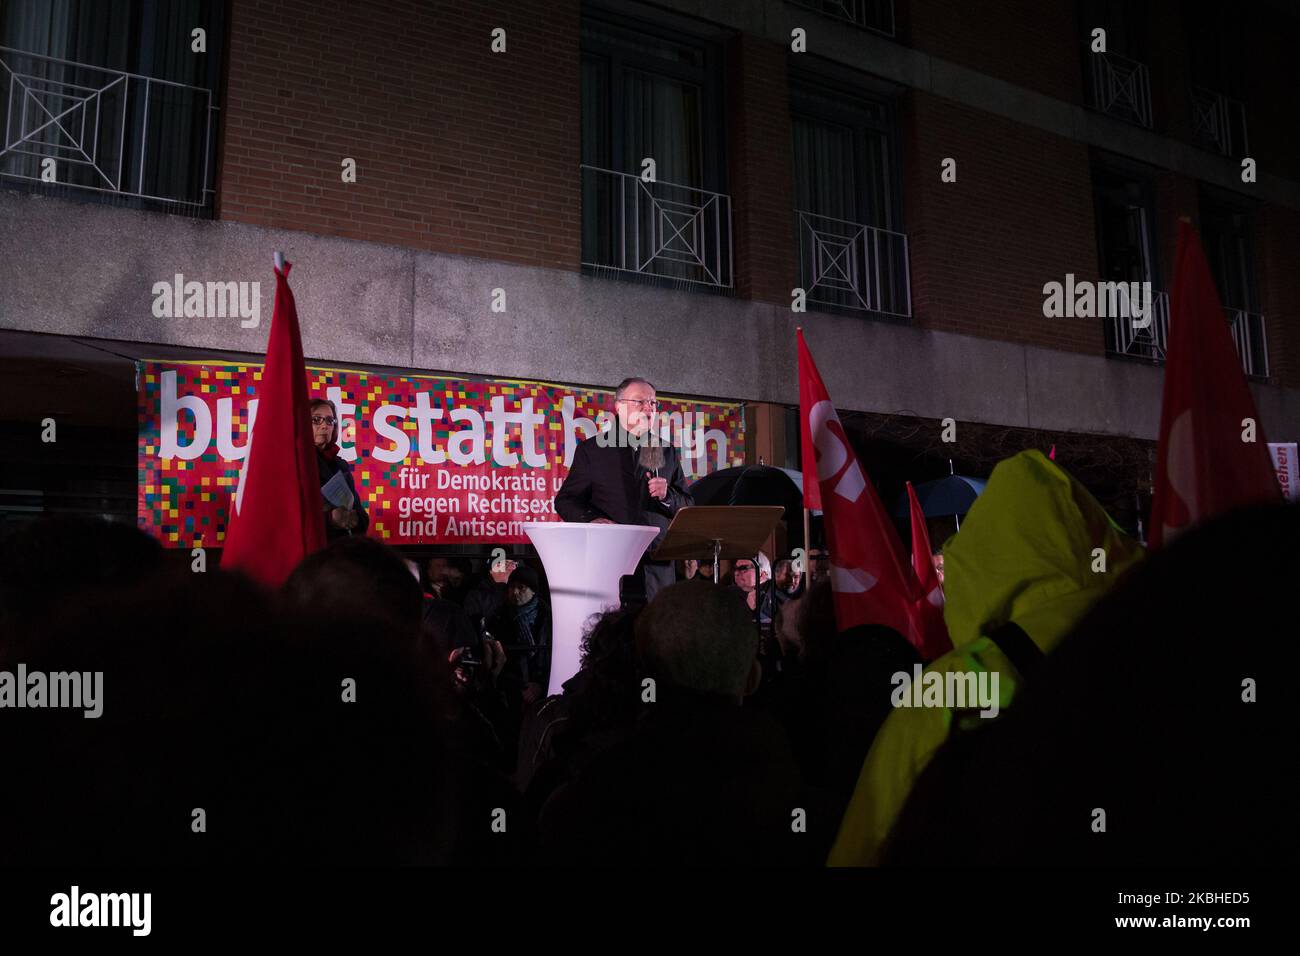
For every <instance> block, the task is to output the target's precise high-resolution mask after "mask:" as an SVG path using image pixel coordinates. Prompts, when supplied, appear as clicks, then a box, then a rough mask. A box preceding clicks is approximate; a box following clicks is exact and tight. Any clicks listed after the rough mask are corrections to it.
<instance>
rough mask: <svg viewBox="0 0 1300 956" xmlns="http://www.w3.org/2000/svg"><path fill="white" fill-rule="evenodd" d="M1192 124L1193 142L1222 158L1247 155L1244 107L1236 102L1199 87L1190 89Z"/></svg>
mask: <svg viewBox="0 0 1300 956" xmlns="http://www.w3.org/2000/svg"><path fill="white" fill-rule="evenodd" d="M1192 122H1193V133H1194V135H1195V136H1196V139H1197V140H1198V141H1199V142H1200V143H1201V144H1202V145H1203V146H1205V147H1206V148H1207V149H1212V150H1214V151H1215V152H1219V153H1222V154H1223V155H1224V156H1248V155H1250V143H1249V142H1248V141H1247V138H1246V107H1245V106H1243V105H1242V104H1241V103H1239V102H1238V101H1237V100H1233V99H1229V98H1228V97H1226V96H1222V95H1221V94H1219V93H1215V92H1213V91H1211V90H1207V89H1203V88H1201V87H1193V88H1192Z"/></svg>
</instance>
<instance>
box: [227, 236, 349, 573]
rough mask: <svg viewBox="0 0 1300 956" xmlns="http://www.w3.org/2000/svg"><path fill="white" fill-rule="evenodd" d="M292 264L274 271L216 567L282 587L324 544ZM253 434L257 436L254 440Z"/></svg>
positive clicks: (318, 482) (318, 477)
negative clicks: (244, 443) (257, 376)
mask: <svg viewBox="0 0 1300 956" xmlns="http://www.w3.org/2000/svg"><path fill="white" fill-rule="evenodd" d="M290 268H291V265H290V263H288V262H286V263H285V264H284V271H283V272H281V271H280V270H279V269H276V270H275V313H274V314H273V315H272V317H271V334H270V336H269V338H268V340H267V343H266V367H265V368H264V369H263V370H262V381H261V382H260V383H259V385H258V395H257V414H256V419H255V420H254V419H253V416H252V415H251V414H250V416H249V417H250V421H252V422H253V425H254V426H255V427H251V428H250V431H249V439H248V455H247V457H246V458H245V459H244V469H243V471H242V472H241V474H240V477H239V492H238V493H237V496H236V501H235V504H234V507H232V509H231V515H230V524H229V526H228V527H227V529H226V549H225V553H224V554H223V555H222V558H221V566H222V567H223V568H230V569H233V570H237V571H242V572H244V573H245V574H247V575H248V576H249V577H251V578H253V579H254V580H255V581H259V582H261V583H262V584H264V585H266V586H267V587H273V588H274V587H279V586H280V585H281V584H283V583H284V581H285V579H286V578H288V577H289V572H290V571H292V570H293V568H294V566H295V565H296V564H297V563H298V562H299V561H301V560H302V559H303V558H305V557H306V556H307V555H309V554H311V552H313V551H316V550H317V549H319V548H323V547H324V546H325V520H324V508H323V505H322V501H321V494H320V473H319V471H318V470H317V467H316V449H315V445H314V444H313V442H312V434H311V424H310V412H309V404H308V397H307V368H306V366H305V365H304V363H303V360H302V337H301V336H300V335H299V333H298V308H297V306H296V305H294V301H293V292H292V291H291V290H290V289H289V282H288V276H289V269H290ZM254 439H256V441H254Z"/></svg>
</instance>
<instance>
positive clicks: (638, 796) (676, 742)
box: [538, 581, 829, 865]
mask: <svg viewBox="0 0 1300 956" xmlns="http://www.w3.org/2000/svg"><path fill="white" fill-rule="evenodd" d="M635 633H636V648H637V656H638V661H639V665H640V668H641V673H642V675H643V679H648V680H649V681H650V682H651V683H648V684H643V687H644V688H648V689H652V690H643V691H642V693H643V694H645V693H652V695H653V703H648V704H647V705H646V706H645V708H644V714H643V716H642V718H641V719H640V720H639V721H638V722H637V725H636V728H635V729H634V730H633V732H632V733H631V735H630V736H628V737H627V738H626V739H625V740H623V741H622V742H621V743H619V744H616V745H615V746H613V747H611V748H609V749H608V750H606V751H604V752H603V753H601V754H599V755H598V756H597V757H596V758H595V759H593V760H592V761H591V762H590V763H589V764H588V765H587V767H586V768H585V769H584V770H583V771H582V772H581V773H580V774H579V775H578V776H577V777H576V778H575V779H574V780H572V781H570V782H569V783H566V784H565V785H563V786H562V787H560V788H559V789H557V790H556V791H555V793H554V794H552V796H551V797H550V799H549V800H547V802H546V803H545V805H544V806H543V807H542V811H541V814H540V817H539V821H538V833H539V837H540V840H541V849H542V853H543V854H544V858H545V859H547V860H551V861H554V862H558V863H566V864H587V865H603V864H624V865H626V864H629V863H640V864H645V863H660V864H662V863H666V862H671V863H673V864H675V865H700V864H714V865H717V864H722V863H729V864H736V863H739V864H758V863H768V864H770V863H794V862H799V861H803V860H807V854H808V853H809V852H810V851H811V850H812V849H813V848H815V847H816V846H817V845H818V839H819V837H818V835H817V834H816V832H815V831H816V830H817V829H818V828H820V827H823V826H826V825H828V824H829V821H828V820H827V819H826V818H825V816H824V815H823V814H821V813H820V812H819V811H818V810H817V809H815V808H814V807H815V806H816V804H815V802H814V801H812V800H810V799H809V794H808V793H807V792H806V791H805V789H804V787H803V783H802V781H801V780H800V777H799V773H798V768H797V766H796V764H795V761H794V757H793V755H792V754H791V752H790V747H789V742H788V741H787V740H786V738H785V735H784V733H783V732H782V731H781V728H780V727H779V725H777V724H776V723H775V722H774V721H772V720H771V718H769V717H767V716H766V715H764V714H763V713H762V712H761V711H758V710H755V709H752V708H750V707H745V706H742V702H743V701H744V698H745V696H746V694H747V693H748V692H750V691H752V690H753V689H754V688H755V687H756V686H757V684H758V679H759V668H758V664H757V661H756V660H755V657H754V653H755V647H756V641H755V635H754V627H753V621H752V619H751V617H750V613H749V609H748V608H747V607H746V606H745V602H744V599H743V598H741V597H740V595H739V594H737V593H736V592H735V591H732V590H729V589H726V588H715V587H712V586H710V585H707V584H705V583H703V582H694V581H685V582H682V583H680V584H676V585H672V586H670V587H667V588H665V589H663V590H662V591H660V592H659V593H658V595H656V597H655V599H654V600H653V601H651V602H650V604H649V605H648V606H647V607H646V608H645V610H644V611H642V612H641V615H640V616H639V617H638V619H637V622H636V628H635ZM800 808H802V809H803V810H804V811H806V820H807V824H808V828H809V829H808V831H807V832H806V833H796V832H794V830H795V829H796V828H792V826H791V821H792V819H794V818H795V817H796V816H797V810H798V809H800Z"/></svg>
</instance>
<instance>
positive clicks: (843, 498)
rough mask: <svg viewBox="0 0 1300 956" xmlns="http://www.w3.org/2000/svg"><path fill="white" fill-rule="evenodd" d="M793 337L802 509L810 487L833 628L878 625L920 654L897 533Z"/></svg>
mask: <svg viewBox="0 0 1300 956" xmlns="http://www.w3.org/2000/svg"><path fill="white" fill-rule="evenodd" d="M798 338H799V421H800V430H801V435H800V441H801V444H802V447H803V448H804V449H805V451H804V464H803V467H804V474H805V479H804V496H805V503H807V495H808V490H809V488H810V487H811V488H817V487H819V486H820V490H821V501H820V504H821V507H822V514H823V515H824V516H825V519H824V520H825V523H826V538H827V544H828V545H829V547H830V558H831V590H832V591H833V592H834V596H835V623H836V625H837V626H838V627H839V629H840V630H846V629H847V628H850V627H853V626H855V625H858V624H884V625H887V626H888V627H892V628H894V630H896V631H898V632H899V633H900V634H903V635H905V636H906V637H907V639H908V640H910V641H911V642H912V643H913V644H914V645H915V646H916V647H917V648H918V650H919V649H921V647H922V645H923V643H924V641H923V640H922V632H921V629H920V627H919V626H918V625H917V623H916V620H915V619H916V608H915V601H916V599H917V598H919V597H921V594H920V584H919V583H918V582H917V580H916V576H915V575H914V574H913V573H912V569H911V567H910V566H909V565H908V564H907V563H906V562H905V561H904V560H903V559H902V557H901V556H902V554H903V546H902V543H901V542H900V541H899V540H898V532H896V531H895V530H894V526H893V524H892V523H891V522H890V520H889V517H888V516H887V515H886V514H885V509H884V507H883V506H882V505H881V504H880V498H879V497H877V495H876V490H875V489H874V488H873V487H872V486H871V482H870V481H869V480H868V479H867V476H866V473H865V472H864V471H863V470H862V467H861V465H859V464H858V458H857V456H856V455H855V454H854V453H853V447H852V446H851V445H850V444H849V440H848V436H847V435H845V434H844V427H843V426H842V425H841V424H840V419H839V416H838V415H836V414H835V406H833V405H832V404H831V400H830V395H829V394H828V393H827V391H826V386H825V385H824V384H823V383H822V379H821V375H819V374H818V372H817V366H816V365H815V364H814V363H813V359H812V355H811V354H810V353H809V352H808V346H807V344H805V342H804V339H803V330H802V329H801V330H800V331H799V333H798ZM809 476H810V477H811V479H812V480H811V481H810V480H809Z"/></svg>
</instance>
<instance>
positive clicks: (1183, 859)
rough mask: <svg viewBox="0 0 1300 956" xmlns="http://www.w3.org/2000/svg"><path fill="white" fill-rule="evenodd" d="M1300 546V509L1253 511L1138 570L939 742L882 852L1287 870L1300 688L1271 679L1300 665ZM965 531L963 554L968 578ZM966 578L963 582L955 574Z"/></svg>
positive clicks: (933, 860)
mask: <svg viewBox="0 0 1300 956" xmlns="http://www.w3.org/2000/svg"><path fill="white" fill-rule="evenodd" d="M990 487H991V486H990ZM970 530H972V527H971V525H970V524H963V525H962V531H961V536H959V538H958V542H959V543H960V544H964V541H963V540H962V539H963V538H964V536H965V535H966V534H967V533H968V532H969V531H970ZM1296 541H1300V508H1298V507H1297V506H1296V505H1294V504H1292V505H1263V506H1256V507H1252V508H1248V509H1245V510H1241V511H1237V512H1235V513H1230V514H1226V515H1222V516H1220V517H1218V518H1215V519H1213V520H1211V521H1207V522H1206V523H1205V524H1203V525H1201V526H1200V527H1197V528H1193V529H1191V530H1189V531H1187V532H1186V533H1184V534H1183V535H1180V536H1179V537H1178V539H1177V540H1175V541H1174V542H1173V543H1172V544H1170V545H1169V546H1168V547H1166V548H1164V549H1162V550H1160V551H1158V552H1156V553H1155V554H1153V555H1152V556H1151V557H1150V558H1149V559H1148V560H1146V561H1144V562H1143V563H1142V564H1141V566H1139V567H1137V568H1135V569H1134V570H1133V571H1132V572H1131V573H1130V574H1129V575H1128V576H1127V577H1125V578H1124V579H1122V580H1121V581H1119V582H1118V583H1117V584H1116V585H1115V587H1114V589H1113V590H1111V591H1110V592H1109V593H1108V594H1107V595H1106V596H1105V597H1103V598H1102V599H1101V600H1100V601H1099V602H1098V603H1097V605H1096V606H1095V607H1094V608H1093V609H1092V611H1091V612H1090V613H1088V614H1087V616H1086V617H1085V618H1084V619H1083V620H1082V621H1080V622H1079V623H1078V625H1077V626H1075V627H1074V628H1073V629H1072V631H1071V633H1070V634H1069V635H1068V636H1067V637H1065V638H1064V639H1063V640H1062V641H1061V642H1060V645H1059V647H1057V648H1056V649H1055V650H1054V651H1053V652H1052V653H1051V655H1050V656H1049V657H1047V659H1046V660H1045V661H1044V663H1043V666H1042V667H1041V669H1040V670H1039V672H1038V673H1037V674H1035V675H1034V677H1033V679H1032V680H1030V681H1029V682H1028V683H1027V684H1026V686H1025V687H1024V688H1023V690H1020V691H1018V692H1017V694H1016V699H1015V706H1014V708H1012V709H1011V710H1009V711H1008V712H1007V714H1006V715H1005V717H999V718H998V720H997V721H995V722H994V723H993V725H992V726H991V727H989V728H987V729H986V730H984V731H983V732H981V733H978V734H961V735H957V736H955V737H953V738H952V739H950V740H949V742H948V743H947V744H945V745H944V746H943V748H942V749H940V750H939V752H938V753H937V754H935V756H934V759H933V760H932V761H931V762H930V765H929V766H928V767H927V768H926V770H925V772H924V774H923V775H922V776H921V778H920V779H919V780H917V782H916V785H915V787H914V788H913V792H912V794H911V797H910V799H909V800H908V801H907V804H906V807H905V808H904V810H903V812H902V814H901V815H900V817H899V819H898V823H897V824H896V826H895V827H894V829H893V831H892V833H891V835H890V837H889V841H888V844H887V845H886V848H885V854H884V859H885V861H886V862H887V863H891V864H892V863H897V864H904V865H922V866H925V865H940V866H953V865H957V866H962V865H971V864H978V865H980V866H1020V867H1078V866H1087V867H1105V868H1108V869H1115V870H1117V869H1121V868H1135V867H1144V868H1146V867H1153V866H1161V867H1178V868H1198V867H1200V868H1212V869H1214V870H1216V871H1217V870H1220V868H1223V867H1234V868H1240V867H1259V866H1276V865H1277V864H1278V863H1279V862H1280V856H1279V851H1280V850H1281V849H1282V848H1284V847H1288V848H1290V847H1295V846H1296V844H1297V836H1298V835H1300V834H1298V833H1297V830H1298V829H1300V828H1298V827H1297V823H1296V814H1295V808H1294V800H1295V797H1294V793H1295V787H1294V784H1293V782H1292V770H1293V768H1292V766H1290V764H1292V763H1293V760H1290V759H1289V758H1288V757H1286V756H1285V755H1288V754H1294V752H1295V740H1294V737H1295V734H1294V730H1293V727H1292V724H1291V720H1290V716H1291V709H1292V708H1291V698H1290V696H1289V695H1286V694H1274V695H1270V694H1268V692H1267V691H1266V690H1265V686H1266V681H1267V678H1266V676H1265V675H1289V674H1294V673H1295V672H1296V670H1295V668H1296V664H1297V657H1298V656H1300V655H1298V654H1297V644H1296V641H1295V640H1294V636H1295V628H1294V625H1293V623H1292V619H1293V612H1292V609H1291V606H1290V604H1289V602H1288V601H1286V600H1283V599H1280V597H1281V596H1283V595H1288V594H1289V593H1290V592H1291V591H1292V590H1293V589H1294V587H1295V582H1296V580H1297V579H1300V551H1297V549H1296V546H1295V543H1296ZM960 544H959V545H956V546H954V547H953V550H952V557H953V561H954V562H955V563H956V564H957V566H958V567H959V568H960V569H961V571H962V572H963V574H964V573H965V571H966V568H967V565H966V563H965V561H964V557H965V551H964V550H963V548H962V547H960ZM1231 555H1249V560H1233V559H1232V558H1231V557H1228V556H1231ZM1107 573H1109V572H1107ZM1099 576H1100V575H1099ZM954 586H955V588H956V593H957V594H960V593H961V591H962V587H963V586H962V585H961V583H960V582H959V580H958V579H957V576H956V575H954ZM958 599H959V600H960V598H958ZM1030 636H1031V637H1032V636H1033V634H1032V632H1031V635H1030ZM1256 683H1258V688H1257V689H1258V698H1256ZM1275 686H1276V684H1275ZM1103 814H1104V816H1103Z"/></svg>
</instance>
